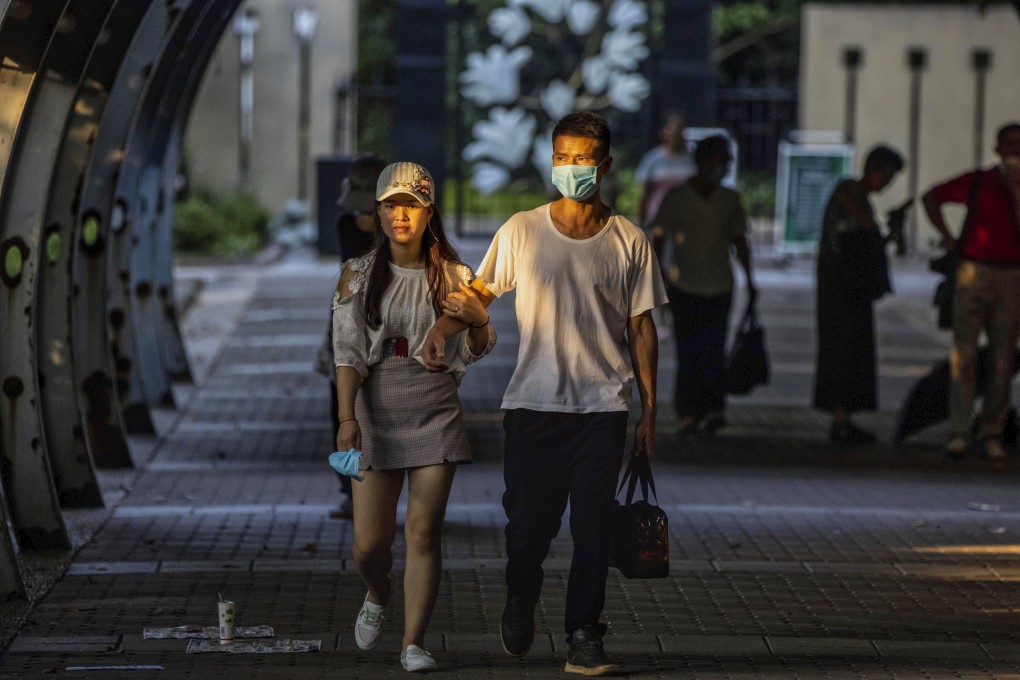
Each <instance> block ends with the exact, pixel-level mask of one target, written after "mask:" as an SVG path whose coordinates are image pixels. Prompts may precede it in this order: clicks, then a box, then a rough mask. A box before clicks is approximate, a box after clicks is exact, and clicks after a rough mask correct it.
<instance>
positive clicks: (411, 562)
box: [354, 463, 457, 648]
mask: <svg viewBox="0 0 1020 680" xmlns="http://www.w3.org/2000/svg"><path fill="white" fill-rule="evenodd" d="M456 469H457V466H456V465H454V464H453V463H443V464H441V465H429V466H427V467H421V468H414V469H413V470H408V472H407V478H408V485H407V493H408V497H407V521H406V522H405V523H404V537H405V539H406V542H407V567H406V569H405V570H404V643H403V646H404V647H405V648H406V647H407V646H408V645H418V646H419V647H422V646H423V645H424V642H425V629H426V627H428V623H429V619H430V618H432V611H433V610H434V609H435V607H436V597H437V596H438V595H439V578H440V575H441V574H442V567H443V557H442V539H443V519H444V518H445V516H446V503H447V501H448V500H449V498H450V487H451V486H452V484H453V475H454V473H455V472H456ZM354 516H355V517H357V516H358V511H357V508H355V513H354Z"/></svg>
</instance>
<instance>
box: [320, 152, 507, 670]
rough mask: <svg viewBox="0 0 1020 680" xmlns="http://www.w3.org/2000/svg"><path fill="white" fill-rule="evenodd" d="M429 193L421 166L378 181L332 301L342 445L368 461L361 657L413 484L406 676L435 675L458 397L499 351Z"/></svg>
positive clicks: (375, 637) (360, 503) (375, 635)
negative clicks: (451, 326)
mask: <svg viewBox="0 0 1020 680" xmlns="http://www.w3.org/2000/svg"><path fill="white" fill-rule="evenodd" d="M434 192H435V189H434V183H433V180H432V176H431V175H430V174H429V172H428V170H427V169H425V168H424V167H422V166H421V165H418V164H417V163H408V162H402V163H394V164H393V165H389V166H387V167H386V168H385V169H384V170H383V171H382V174H381V175H380V176H379V181H378V183H377V185H376V201H377V209H376V217H375V248H374V250H372V252H370V253H369V254H367V255H364V256H362V257H356V258H353V259H351V260H348V261H347V262H346V263H344V266H343V272H342V274H341V278H340V283H339V284H338V285H337V292H336V294H335V296H334V298H333V352H334V360H335V364H336V376H337V400H338V404H339V407H338V411H337V413H338V416H339V420H340V427H339V431H338V433H337V438H336V445H337V450H338V451H348V450H350V449H356V450H359V451H361V452H362V455H361V461H360V466H359V467H360V470H361V471H362V473H363V474H364V481H361V482H358V483H356V484H355V485H354V489H353V491H354V494H353V497H354V562H355V564H356V565H357V568H358V573H359V574H360V575H361V578H362V580H363V581H364V582H365V585H366V586H367V587H368V593H367V595H366V596H365V601H364V604H363V605H362V607H361V611H360V612H359V613H358V617H357V620H356V623H355V627H354V639H355V641H356V643H357V645H358V646H359V647H360V648H361V649H371V648H373V647H375V645H376V644H377V643H378V641H379V636H380V633H381V626H382V620H383V612H384V611H385V609H386V606H387V605H388V604H389V602H390V597H391V594H392V583H391V580H390V570H391V569H392V567H393V541H394V538H395V536H396V528H397V500H398V499H399V498H400V494H401V490H402V489H403V486H404V480H405V478H406V480H407V488H408V495H407V514H406V518H405V520H404V537H405V542H406V546H407V556H406V562H405V567H404V638H403V643H402V645H401V649H402V650H403V651H402V652H401V654H400V663H401V665H402V666H403V668H404V669H405V670H407V671H411V672H426V671H430V670H434V669H435V668H436V662H435V660H434V659H433V658H432V656H431V655H430V654H429V653H428V652H427V651H425V650H424V642H425V629H426V626H427V625H428V621H429V619H430V617H431V616H432V611H433V609H434V608H435V603H436V596H437V594H438V590H439V578H440V574H441V569H442V556H441V538H442V528H443V517H444V515H445V512H446V503H447V500H448V498H449V494H450V486H451V484H452V483H453V477H454V472H455V470H456V469H457V464H458V463H467V462H470V461H471V451H470V449H469V448H468V442H467V436H466V434H465V432H464V421H463V419H462V416H461V405H460V399H459V398H458V396H457V385H458V384H459V383H460V379H461V377H463V375H464V372H465V370H466V366H467V364H469V363H471V362H472V361H475V360H476V359H478V358H480V357H481V356H483V355H485V354H486V353H488V352H489V350H490V349H491V348H492V346H493V343H495V340H496V335H495V332H493V331H492V329H491V326H490V325H489V318H488V315H487V314H486V312H485V308H484V307H483V306H482V304H481V303H480V302H479V300H478V298H477V297H476V296H475V295H473V294H470V293H468V292H466V291H469V290H470V289H468V288H467V286H466V284H467V283H469V282H470V281H471V279H472V278H473V275H472V273H471V270H470V268H468V267H467V266H465V265H464V264H462V263H461V262H460V260H459V258H458V256H457V253H456V251H455V250H454V249H453V247H452V246H451V245H450V243H449V242H448V241H447V238H446V232H445V231H444V230H443V222H442V220H441V219H440V217H439V212H438V210H437V209H436V207H435V205H434V199H435V193H434ZM458 287H459V289H458ZM458 290H459V291H460V292H459V302H458V305H457V310H456V312H455V314H456V316H457V319H459V320H460V322H462V323H463V329H464V330H463V331H462V332H461V333H459V334H457V335H456V336H455V337H453V338H452V339H451V344H450V353H449V356H450V359H449V366H448V368H447V370H446V371H444V372H441V373H435V372H430V371H427V370H426V369H425V367H424V366H423V365H422V362H421V359H420V352H421V347H422V343H423V341H424V339H425V335H426V333H427V332H428V330H429V328H430V327H431V326H432V324H433V322H435V320H436V317H437V316H438V315H440V314H442V313H443V306H442V303H443V302H444V301H445V300H446V299H447V297H448V295H449V294H450V293H452V292H455V291H458Z"/></svg>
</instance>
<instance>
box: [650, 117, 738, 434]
mask: <svg viewBox="0 0 1020 680" xmlns="http://www.w3.org/2000/svg"><path fill="white" fill-rule="evenodd" d="M694 162H695V165H696V166H697V173H696V174H695V175H694V177H692V178H691V179H690V180H688V181H687V182H685V183H684V184H682V185H680V186H678V187H674V188H673V189H671V190H670V191H669V193H667V194H666V196H665V197H664V198H663V199H662V204H661V205H660V206H659V209H658V211H657V212H656V214H655V217H654V218H653V220H652V225H653V226H652V234H653V236H652V247H653V248H654V250H655V252H656V254H657V255H661V253H662V252H663V250H664V247H665V246H666V244H671V245H672V254H671V256H670V257H669V258H668V261H667V262H665V263H664V266H665V267H666V283H667V289H668V292H669V306H670V310H671V311H672V317H673V335H674V337H675V338H676V359H677V372H676V389H675V390H674V400H673V404H674V407H675V409H676V415H677V419H678V420H677V431H678V432H679V433H680V434H693V433H694V432H695V431H698V430H701V431H703V432H706V433H712V432H715V431H716V430H718V429H719V428H721V427H724V426H725V425H726V417H725V411H726V331H727V328H728V323H729V316H730V306H731V305H732V302H733V271H732V268H731V263H730V259H731V253H732V255H735V256H736V259H737V261H738V262H739V263H740V266H741V267H742V268H743V270H744V277H745V280H746V281H747V294H748V304H749V305H753V304H755V302H756V300H757V298H758V289H757V288H756V287H755V285H754V279H753V277H752V276H751V251H750V248H749V247H748V245H747V215H746V214H745V212H744V208H743V206H742V205H741V203H740V194H738V193H737V192H736V191H734V190H733V189H730V188H729V187H724V186H722V180H723V178H724V177H725V176H726V173H727V172H728V171H729V166H730V163H732V162H733V156H732V155H731V154H730V148H729V142H728V140H727V139H726V137H724V136H722V135H715V136H712V137H707V138H705V139H703V140H701V141H700V142H699V143H698V145H697V148H696V149H695V151H694Z"/></svg>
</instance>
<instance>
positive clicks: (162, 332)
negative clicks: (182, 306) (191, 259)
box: [146, 0, 240, 381]
mask: <svg viewBox="0 0 1020 680" xmlns="http://www.w3.org/2000/svg"><path fill="white" fill-rule="evenodd" d="M238 4H240V0H217V2H214V3H209V5H208V6H206V7H205V8H204V9H205V13H204V14H203V15H202V16H201V17H199V19H198V20H197V21H194V22H190V23H191V25H190V31H189V33H188V34H187V35H186V37H185V42H184V44H185V45H186V46H187V47H188V48H190V49H188V51H187V52H186V53H185V54H184V55H183V58H181V59H179V60H178V61H177V64H176V65H177V68H176V71H175V72H174V73H173V74H172V75H171V76H170V79H169V82H170V83H171V84H173V85H174V86H175V88H176V90H177V91H176V92H175V95H174V96H173V97H169V96H167V97H164V98H163V101H162V102H161V105H160V112H159V120H160V121H161V122H160V125H158V126H157V128H156V129H157V131H158V134H157V136H156V137H154V138H153V140H152V141H151V143H150V144H149V149H148V152H147V154H146V158H147V161H146V162H147V163H148V164H149V165H150V166H152V167H155V168H157V169H158V172H159V180H158V184H159V189H158V191H159V194H158V198H157V200H156V202H155V204H156V205H158V206H159V207H160V210H158V211H157V213H156V215H155V219H154V220H153V222H152V229H153V238H152V244H153V247H152V249H151V252H150V257H151V267H152V269H151V274H152V281H153V286H154V288H155V290H156V294H157V297H158V302H156V301H154V304H153V305H151V307H150V311H151V312H153V313H154V314H155V317H154V318H153V319H152V324H153V327H154V328H155V329H156V336H157V337H158V338H159V342H158V346H159V350H160V351H161V354H162V360H163V366H164V369H165V370H166V371H167V374H168V376H169V378H170V379H171V380H187V381H190V380H191V371H190V369H189V367H188V362H187V357H186V355H185V350H184V341H183V339H182V337H181V333H180V329H179V328H178V325H177V317H176V309H175V306H174V295H173V261H172V257H171V253H172V252H173V218H174V215H173V208H172V204H173V197H174V194H175V191H176V182H177V175H178V172H179V170H180V151H181V148H182V146H181V145H182V140H183V138H184V128H185V126H186V124H187V120H188V116H189V114H190V112H191V107H192V104H193V102H194V99H195V96H196V95H197V93H198V88H199V85H200V84H201V80H202V74H203V73H204V72H205V70H206V67H207V66H208V64H209V60H210V59H212V56H213V54H214V53H215V50H216V47H217V45H218V43H219V41H220V38H221V37H222V35H223V32H224V31H225V30H226V29H227V27H228V26H229V24H230V19H231V16H232V15H233V13H234V10H236V8H237V6H238ZM183 26H184V24H183V23H182V28H183Z"/></svg>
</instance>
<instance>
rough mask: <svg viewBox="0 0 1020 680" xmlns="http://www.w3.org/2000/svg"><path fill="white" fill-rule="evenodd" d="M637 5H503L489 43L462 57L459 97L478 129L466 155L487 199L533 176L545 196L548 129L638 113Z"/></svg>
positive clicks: (643, 11)
mask: <svg viewBox="0 0 1020 680" xmlns="http://www.w3.org/2000/svg"><path fill="white" fill-rule="evenodd" d="M647 23H648V11H647V8H646V5H645V3H644V2H642V1H641V0H601V1H596V0H504V6H503V7H499V8H497V9H494V10H493V11H492V12H490V13H489V16H488V18H487V21H486V26H487V27H488V30H489V35H491V36H492V38H493V43H492V44H491V45H489V46H488V47H487V48H486V50H485V51H484V52H481V51H475V52H471V53H470V54H468V56H467V59H466V65H465V69H464V70H463V71H462V72H461V74H460V93H461V96H463V97H464V98H465V99H467V100H469V101H470V102H472V103H473V104H474V105H475V107H477V109H478V110H479V112H480V113H481V114H482V115H483V116H484V119H482V120H479V121H478V122H477V123H475V124H474V126H473V127H472V140H471V142H470V143H469V144H468V145H467V146H465V147H464V149H463V150H462V152H461V153H462V157H463V158H464V160H465V161H467V162H468V163H469V164H470V165H471V184H472V186H474V187H475V188H476V189H478V190H479V191H480V192H482V193H484V194H489V193H492V192H494V191H497V190H499V189H501V188H503V187H504V186H506V185H507V184H508V183H509V182H510V181H512V180H513V179H514V178H517V177H525V176H527V175H529V174H531V173H533V172H537V173H538V174H539V176H540V177H541V178H542V181H543V182H544V183H545V184H546V186H549V174H550V168H551V166H552V158H551V155H552V143H551V141H550V140H549V139H548V137H549V134H550V133H551V130H552V126H553V125H555V123H556V121H557V120H559V119H560V118H562V117H563V116H564V115H566V114H567V113H570V112H571V111H577V110H592V111H599V110H605V109H616V110H619V111H623V112H627V113H632V112H635V111H638V110H639V109H640V108H641V106H642V103H643V102H644V100H645V99H647V98H648V96H649V94H650V93H651V86H650V85H649V82H648V80H647V79H646V78H645V76H644V75H642V74H641V73H640V69H641V65H642V64H643V62H644V61H645V60H646V59H648V57H649V54H650V52H649V49H648V46H647V44H646V43H647V35H646V33H645V32H644V28H643V27H645V26H646V25H647Z"/></svg>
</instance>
